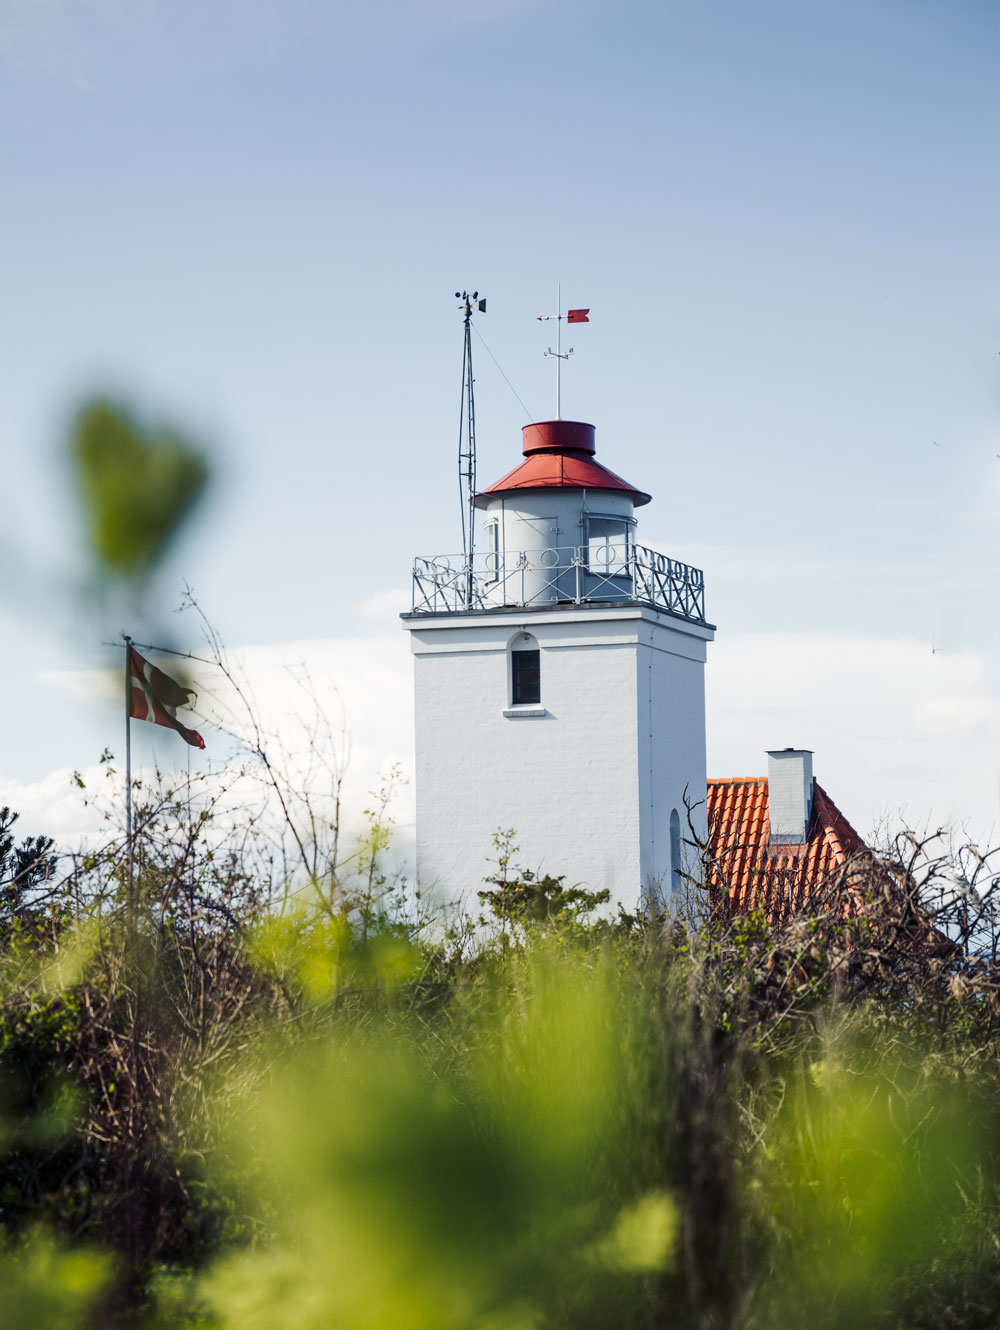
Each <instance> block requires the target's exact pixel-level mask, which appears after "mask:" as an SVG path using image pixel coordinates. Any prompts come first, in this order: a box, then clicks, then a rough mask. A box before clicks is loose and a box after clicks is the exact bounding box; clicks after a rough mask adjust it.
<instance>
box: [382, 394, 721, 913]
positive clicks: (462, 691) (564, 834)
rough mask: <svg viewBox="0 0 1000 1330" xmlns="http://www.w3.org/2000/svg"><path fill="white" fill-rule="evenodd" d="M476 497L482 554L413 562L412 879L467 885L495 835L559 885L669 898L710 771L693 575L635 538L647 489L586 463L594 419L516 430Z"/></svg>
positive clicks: (627, 898)
mask: <svg viewBox="0 0 1000 1330" xmlns="http://www.w3.org/2000/svg"><path fill="white" fill-rule="evenodd" d="M523 435H524V439H523V450H524V461H523V462H521V464H520V465H519V466H518V467H517V468H516V469H515V470H513V471H511V472H510V474H509V475H506V476H504V477H503V479H502V480H499V481H497V483H496V484H495V485H491V486H490V487H489V489H486V490H483V491H482V492H480V493H479V494H477V495H476V498H475V506H476V509H477V510H478V512H479V514H481V516H480V532H481V533H482V534H481V537H480V549H479V550H477V551H476V553H475V555H474V556H473V557H470V556H458V557H448V556H436V557H431V558H419V559H417V560H416V561H415V563H414V571H413V603H412V609H411V611H410V612H409V613H407V614H404V615H403V616H402V618H403V621H404V626H405V627H406V628H407V629H408V630H409V632H410V641H411V646H412V650H413V656H414V678H415V700H416V804H417V877H418V881H419V883H420V885H421V887H422V888H424V889H425V890H432V891H437V892H438V893H440V894H442V895H445V896H448V897H452V898H454V897H458V896H461V895H463V894H465V893H468V892H470V891H475V890H477V889H478V888H479V887H480V886H481V884H482V879H483V877H484V876H485V874H486V873H487V871H488V862H487V861H488V858H489V855H490V852H491V849H492V838H493V834H494V833H495V832H496V831H498V830H500V829H506V828H512V829H513V830H514V833H515V837H514V839H515V842H516V844H517V845H518V846H519V850H520V852H519V854H518V862H519V864H520V865H522V866H523V867H525V868H530V869H532V870H534V871H536V872H542V873H551V874H553V875H559V874H562V875H564V876H565V880H566V884H567V885H576V884H580V885H586V886H587V887H588V888H589V889H590V890H600V889H602V888H604V887H607V888H609V889H610V891H611V898H612V901H614V902H620V903H621V904H622V905H624V906H625V907H626V908H627V909H629V910H634V909H635V908H636V907H637V906H638V905H640V903H642V904H645V905H649V906H653V907H655V908H663V907H664V906H666V907H668V908H669V904H670V897H671V893H672V891H674V890H676V888H677V885H678V876H677V875H678V873H679V871H680V870H681V867H682V854H683V851H682V844H681V842H682V838H683V836H685V835H687V811H686V808H685V792H686V793H687V797H688V801H689V802H693V803H695V804H701V805H702V807H701V810H700V812H701V813H702V815H703V814H704V800H705V794H706V785H705V681H704V667H705V651H706V643H707V642H710V641H711V640H712V638H713V636H714V632H713V628H712V625H710V624H708V623H706V621H705V608H704V580H703V577H702V574H701V572H700V571H699V570H698V569H696V568H691V567H689V566H688V565H687V564H683V563H680V562H678V561H677V560H676V559H671V558H668V557H666V556H665V555H662V554H657V553H655V552H654V551H652V550H649V549H645V548H643V546H641V545H639V544H638V543H637V542H636V519H635V510H636V508H639V507H641V506H642V505H643V504H646V503H649V501H650V496H649V495H648V494H645V493H644V492H643V491H642V490H640V489H637V488H636V487H635V486H634V485H630V484H628V483H627V482H626V481H624V480H622V479H621V477H620V476H617V475H615V474H614V472H612V471H609V470H608V469H607V468H606V467H604V466H602V465H601V464H600V463H599V462H597V461H596V459H595V456H594V454H595V431H594V427H593V425H588V424H583V423H581V422H578V421H572V420H550V421H544V422H541V423H538V424H533V425H526V426H525V427H524V430H523Z"/></svg>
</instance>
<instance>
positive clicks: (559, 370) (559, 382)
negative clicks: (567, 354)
mask: <svg viewBox="0 0 1000 1330" xmlns="http://www.w3.org/2000/svg"><path fill="white" fill-rule="evenodd" d="M556 420H562V282H556Z"/></svg>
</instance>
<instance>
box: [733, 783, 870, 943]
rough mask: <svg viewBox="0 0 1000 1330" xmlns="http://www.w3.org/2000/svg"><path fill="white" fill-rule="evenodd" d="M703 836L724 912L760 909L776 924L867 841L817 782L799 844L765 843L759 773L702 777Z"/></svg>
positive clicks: (765, 800) (763, 797)
mask: <svg viewBox="0 0 1000 1330" xmlns="http://www.w3.org/2000/svg"><path fill="white" fill-rule="evenodd" d="M708 835H709V843H710V845H711V848H712V852H713V857H714V861H715V882H714V883H713V885H714V887H715V889H716V891H717V892H718V894H719V899H720V902H721V901H722V900H724V901H725V912H726V913H727V914H736V913H740V914H742V913H745V912H748V911H751V910H763V911H764V912H765V914H766V915H767V917H768V919H770V920H771V922H772V923H778V922H780V921H782V920H783V919H785V918H787V916H788V915H789V914H792V913H794V912H795V911H796V910H798V909H801V908H802V906H803V905H804V904H805V903H806V900H807V899H808V898H809V896H810V895H811V894H812V893H813V892H814V891H816V890H817V889H818V888H819V887H821V886H822V885H823V884H824V883H825V882H826V881H828V879H829V878H830V877H831V876H832V875H833V874H834V873H835V872H836V871H837V869H839V868H841V867H842V866H843V865H844V864H845V863H846V862H847V861H848V859H849V858H850V857H851V856H852V855H854V854H857V853H858V852H859V851H861V850H864V849H865V848H866V846H865V843H864V841H863V840H862V839H861V837H860V836H859V835H858V833H857V832H856V831H855V830H854V828H853V827H852V826H851V824H850V823H849V822H848V820H847V818H846V817H844V815H843V813H842V812H841V811H840V809H839V808H838V807H837V805H836V804H835V803H834V802H833V800H832V799H831V798H830V796H829V795H828V794H827V793H826V791H825V790H824V789H823V788H822V786H820V785H819V784H818V783H817V782H815V781H814V782H813V807H812V816H811V818H810V822H809V829H808V832H807V836H806V840H805V842H804V843H803V844H802V845H771V844H770V843H769V841H770V835H771V825H770V819H769V817H768V795H767V777H766V776H735V777H732V778H730V779H725V780H710V781H709V782H708Z"/></svg>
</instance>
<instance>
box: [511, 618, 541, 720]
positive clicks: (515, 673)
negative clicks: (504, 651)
mask: <svg viewBox="0 0 1000 1330" xmlns="http://www.w3.org/2000/svg"><path fill="white" fill-rule="evenodd" d="M541 700H542V671H541V658H540V655H539V651H538V644H537V642H536V641H535V639H534V638H533V637H531V636H529V635H528V634H527V633H525V634H524V639H523V645H522V644H521V643H520V642H515V643H514V646H513V647H512V648H511V653H510V701H511V705H512V706H515V707H519V706H527V705H530V704H531V703H538V702H541Z"/></svg>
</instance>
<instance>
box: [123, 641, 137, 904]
mask: <svg viewBox="0 0 1000 1330" xmlns="http://www.w3.org/2000/svg"><path fill="white" fill-rule="evenodd" d="M122 636H123V637H124V638H125V840H126V845H127V853H128V913H129V915H130V916H131V914H132V911H133V904H134V856H133V845H132V662H131V660H130V659H129V652H130V649H131V646H132V639H131V637H129V635H128V634H127V633H123V634H122Z"/></svg>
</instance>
